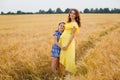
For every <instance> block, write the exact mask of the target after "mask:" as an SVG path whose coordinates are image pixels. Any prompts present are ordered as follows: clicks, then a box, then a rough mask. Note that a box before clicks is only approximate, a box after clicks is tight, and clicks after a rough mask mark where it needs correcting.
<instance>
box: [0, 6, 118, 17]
mask: <svg viewBox="0 0 120 80" xmlns="http://www.w3.org/2000/svg"><path fill="white" fill-rule="evenodd" d="M69 11H70V8H67V9H65V10H64V11H63V10H62V9H61V8H57V9H56V10H52V9H51V8H49V10H47V11H45V10H41V9H40V10H39V11H38V12H23V11H21V10H18V11H17V12H11V11H9V12H7V13H4V12H3V11H2V12H1V15H9V14H64V13H68V12H69ZM79 12H80V13H120V9H117V8H114V9H111V10H110V9H109V8H95V9H93V8H91V9H88V8H85V9H84V10H83V11H79Z"/></svg>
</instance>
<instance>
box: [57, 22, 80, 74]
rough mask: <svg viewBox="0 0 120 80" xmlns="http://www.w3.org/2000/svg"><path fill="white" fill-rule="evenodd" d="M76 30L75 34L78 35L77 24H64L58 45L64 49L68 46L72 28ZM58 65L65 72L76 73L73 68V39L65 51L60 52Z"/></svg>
mask: <svg viewBox="0 0 120 80" xmlns="http://www.w3.org/2000/svg"><path fill="white" fill-rule="evenodd" d="M73 27H75V28H76V33H79V28H78V24H77V23H76V22H70V23H66V24H65V30H64V32H63V33H62V35H61V36H60V40H59V43H60V44H61V45H62V46H63V47H64V46H66V45H67V44H68V42H69V40H70V37H71V33H72V28H73ZM60 63H61V64H62V65H64V66H65V70H66V71H69V72H71V73H73V74H74V73H75V72H76V68H75V40H74V39H73V40H72V42H71V43H70V45H69V46H68V48H67V49H66V50H61V52H60Z"/></svg>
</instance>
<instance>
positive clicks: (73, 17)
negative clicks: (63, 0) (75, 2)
mask: <svg viewBox="0 0 120 80" xmlns="http://www.w3.org/2000/svg"><path fill="white" fill-rule="evenodd" d="M75 17H76V15H75V11H74V10H72V11H71V12H70V18H71V19H75Z"/></svg>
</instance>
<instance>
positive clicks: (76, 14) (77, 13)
mask: <svg viewBox="0 0 120 80" xmlns="http://www.w3.org/2000/svg"><path fill="white" fill-rule="evenodd" d="M72 11H75V16H76V17H75V21H76V22H77V24H78V26H79V27H81V22H80V15H79V11H78V10H77V9H71V10H70V11H69V15H68V21H67V22H71V18H70V13H71V12H72Z"/></svg>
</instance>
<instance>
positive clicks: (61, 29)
mask: <svg viewBox="0 0 120 80" xmlns="http://www.w3.org/2000/svg"><path fill="white" fill-rule="evenodd" d="M64 25H65V24H63V23H62V24H60V25H59V27H58V29H59V31H61V32H63V31H64V29H65V27H64Z"/></svg>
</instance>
